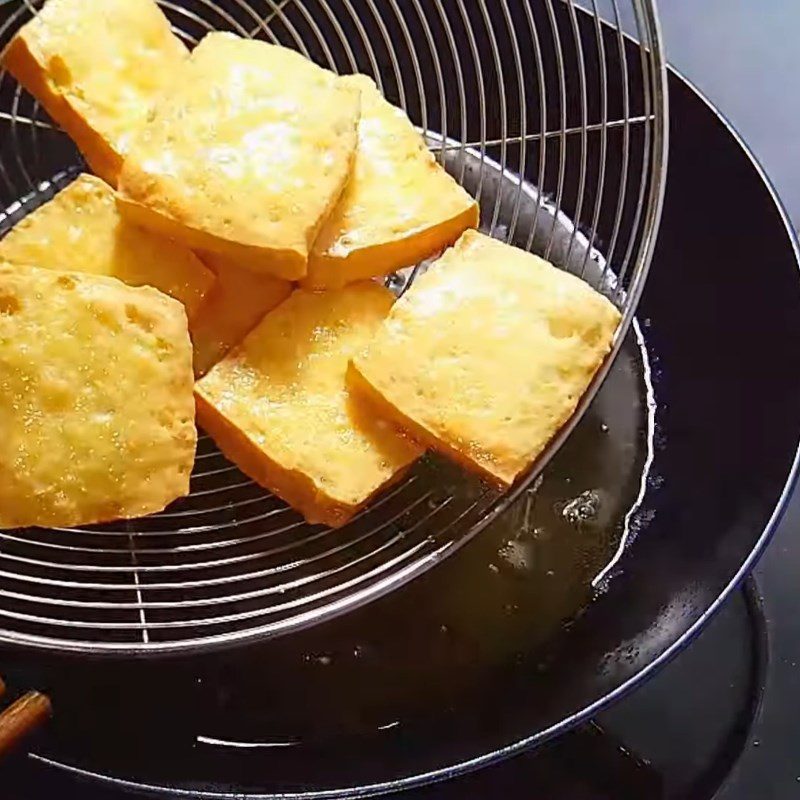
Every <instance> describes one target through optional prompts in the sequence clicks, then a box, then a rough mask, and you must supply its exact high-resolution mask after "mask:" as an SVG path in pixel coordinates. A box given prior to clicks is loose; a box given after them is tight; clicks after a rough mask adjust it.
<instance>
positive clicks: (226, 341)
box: [0, 249, 292, 377]
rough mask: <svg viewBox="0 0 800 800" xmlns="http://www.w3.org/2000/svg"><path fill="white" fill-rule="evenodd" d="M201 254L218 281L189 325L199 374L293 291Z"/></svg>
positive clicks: (281, 283) (234, 264)
mask: <svg viewBox="0 0 800 800" xmlns="http://www.w3.org/2000/svg"><path fill="white" fill-rule="evenodd" d="M0 252H2V250H1V249H0ZM202 256H203V261H204V262H205V263H206V264H207V265H208V266H209V267H211V269H212V270H213V271H214V273H215V274H216V276H217V281H216V284H215V286H214V289H213V290H212V291H211V293H210V295H209V296H208V299H207V300H206V302H205V304H204V306H203V308H202V310H201V311H200V314H198V316H197V318H196V319H194V320H192V323H191V325H190V326H189V329H190V332H191V334H192V344H193V346H194V372H195V375H196V376H197V377H202V376H203V375H205V374H206V373H207V372H208V371H209V370H210V369H211V367H213V366H214V364H216V363H218V362H219V361H221V360H222V359H223V358H224V357H225V355H226V354H227V353H228V351H229V350H230V349H231V348H232V347H234V346H235V345H237V344H239V342H241V341H242V339H244V337H245V336H247V334H248V333H250V331H251V330H253V328H255V326H256V325H258V323H259V322H261V320H262V319H263V318H264V317H265V316H266V314H268V313H269V312H270V311H272V309H273V308H275V307H276V306H278V305H280V304H281V303H282V302H283V301H284V300H286V298H287V297H288V296H289V295H290V294H291V293H292V284H291V283H290V282H289V281H282V280H280V278H273V277H271V276H270V275H264V274H259V273H256V272H252V271H250V270H249V269H245V268H244V267H242V266H241V265H240V264H238V263H237V262H234V261H231V260H230V259H227V258H225V257H224V256H218V255H215V254H213V253H203V254H202Z"/></svg>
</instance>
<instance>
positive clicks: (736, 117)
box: [661, 0, 800, 800]
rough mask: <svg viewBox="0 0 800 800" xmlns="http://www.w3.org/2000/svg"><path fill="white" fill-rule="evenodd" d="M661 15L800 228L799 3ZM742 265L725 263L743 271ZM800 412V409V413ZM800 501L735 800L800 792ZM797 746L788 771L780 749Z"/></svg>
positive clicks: (781, 552)
mask: <svg viewBox="0 0 800 800" xmlns="http://www.w3.org/2000/svg"><path fill="white" fill-rule="evenodd" d="M661 18H662V23H663V28H664V38H665V41H666V44H667V51H668V55H669V58H670V61H671V63H672V64H674V65H675V67H676V68H677V69H678V70H680V71H681V72H682V73H683V74H684V75H685V76H686V77H687V78H689V79H690V80H691V81H693V82H694V83H695V84H696V85H697V86H698V88H700V89H701V90H702V91H703V92H704V93H705V94H706V95H707V96H708V97H709V98H710V99H711V100H712V101H713V102H714V103H715V104H716V105H717V106H718V107H719V108H720V109H721V111H722V112H723V113H724V114H725V115H726V116H727V117H728V119H729V120H730V121H731V122H732V124H733V125H734V127H735V128H736V129H737V130H738V131H739V132H740V134H741V135H742V137H743V138H744V139H745V141H747V142H748V144H749V145H750V147H751V148H752V150H753V152H754V153H755V155H756V157H757V158H758V159H759V161H760V162H761V163H762V165H763V166H764V168H765V169H766V171H767V173H768V175H769V176H770V178H771V180H772V181H773V183H774V184H775V186H776V188H777V190H778V192H779V194H780V195H781V197H782V199H783V202H784V204H785V205H786V207H787V209H788V211H789V214H790V216H791V218H792V220H793V221H794V223H795V225H797V226H798V227H800V91H797V90H796V88H795V83H796V82H797V80H798V78H800V50H798V49H797V47H796V46H795V35H794V33H793V32H795V31H797V30H799V29H800V3H798V2H797V1H796V0H760V2H753V0H663V1H662V3H661ZM736 266H737V265H736V264H727V265H725V268H726V269H735V268H736ZM799 379H800V378H799ZM798 413H800V409H798ZM798 575H800V495H799V494H798V493H795V497H794V499H793V501H792V502H791V504H790V506H789V509H788V511H787V514H786V516H785V518H784V520H783V523H782V524H781V526H780V528H779V530H778V532H777V534H776V536H775V539H774V541H773V542H772V544H771V545H770V547H769V549H768V550H767V552H766V554H765V555H764V557H763V558H762V560H761V563H760V565H759V567H758V570H757V577H758V579H759V582H760V584H761V585H762V586H765V587H766V586H768V587H769V591H768V592H767V593H766V597H765V607H766V613H767V616H768V619H769V621H770V638H771V647H770V649H771V654H770V655H771V659H772V663H773V664H774V665H775V666H776V669H774V670H773V672H772V676H773V677H772V681H773V685H772V686H769V687H768V692H767V694H766V701H765V704H764V708H763V712H762V716H761V720H760V723H759V725H758V727H757V730H756V731H755V733H754V738H753V742H752V747H751V748H750V750H749V752H748V753H747V755H746V757H745V758H744V759H743V762H742V763H741V764H740V765H739V769H738V770H737V772H736V773H735V774H734V776H733V780H732V782H731V785H730V786H729V787H728V791H727V792H724V793H723V798H725V800H734V798H737V799H738V798H746V797H747V798H750V797H753V798H756V797H757V798H759V800H772V799H773V798H774V800H779V798H780V800H783V798H789V797H797V796H798V795H800V715H798V714H797V713H796V712H795V711H792V712H791V713H787V710H788V709H790V708H791V709H796V708H797V704H798V700H800V615H788V614H782V615H780V617H778V616H777V615H775V614H774V609H775V608H776V607H777V606H778V605H779V604H780V605H781V606H782V607H786V606H787V605H788V606H789V607H791V605H792V604H793V603H795V602H796V600H797V597H798V586H800V582H799V581H798V577H797V576H798ZM787 743H790V744H789V747H790V748H792V749H793V750H794V757H791V754H790V753H788V752H787V754H786V757H785V759H782V762H783V763H781V764H780V765H776V764H775V763H774V761H775V759H772V760H769V759H768V755H767V754H768V753H769V752H770V748H771V747H783V748H786V747H787Z"/></svg>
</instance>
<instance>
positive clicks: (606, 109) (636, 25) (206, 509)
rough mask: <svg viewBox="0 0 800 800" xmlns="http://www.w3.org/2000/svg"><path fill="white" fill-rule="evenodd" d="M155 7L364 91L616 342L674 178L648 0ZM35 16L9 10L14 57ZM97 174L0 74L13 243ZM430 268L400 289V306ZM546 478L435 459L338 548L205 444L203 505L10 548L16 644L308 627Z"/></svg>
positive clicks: (12, 538)
mask: <svg viewBox="0 0 800 800" xmlns="http://www.w3.org/2000/svg"><path fill="white" fill-rule="evenodd" d="M159 2H160V4H161V6H162V8H163V9H164V11H165V13H166V14H167V15H168V16H169V18H170V20H171V22H172V24H173V27H174V30H175V32H176V34H177V35H179V36H180V37H181V38H182V40H183V41H185V42H186V43H187V44H188V45H189V46H193V45H194V44H196V43H197V41H199V39H200V38H202V36H204V35H205V34H206V33H207V32H209V31H211V30H218V29H224V30H230V31H233V32H235V33H238V34H239V35H242V36H250V37H254V38H257V39H262V40H264V41H269V42H275V43H279V44H283V45H286V46H288V47H293V48H295V49H297V50H299V51H300V52H302V53H304V54H305V55H307V56H308V57H309V58H312V59H314V60H316V61H318V62H319V63H321V64H322V65H324V66H326V67H329V68H331V69H334V70H336V71H338V72H356V71H360V72H366V73H367V74H370V75H371V76H372V77H374V78H375V80H376V81H377V82H378V84H379V86H380V87H381V89H382V91H383V92H384V93H385V94H386V96H387V97H388V98H389V99H390V100H391V101H393V102H395V103H397V104H398V105H400V106H402V107H403V108H404V109H406V111H407V112H408V114H409V116H410V117H411V118H412V119H413V120H414V122H415V124H417V125H418V127H419V129H420V131H421V132H422V133H423V135H425V137H426V138H427V140H428V143H429V145H430V147H431V149H432V150H433V151H434V152H435V154H436V157H437V158H438V159H439V160H440V161H441V163H442V164H443V165H444V166H445V167H446V168H447V169H448V170H450V171H451V173H452V174H453V175H454V176H455V177H456V178H457V179H458V180H459V181H460V182H461V183H462V184H463V185H464V186H465V187H466V188H467V189H468V190H469V191H470V192H472V193H473V194H474V195H475V196H476V197H477V198H478V199H479V200H480V202H481V206H482V227H483V229H484V230H485V231H487V232H488V233H491V234H492V235H494V236H496V237H498V238H502V239H504V240H506V241H509V242H511V243H513V244H515V245H517V246H520V247H523V248H526V249H529V250H532V251H534V252H537V253H540V254H542V255H544V256H545V257H548V258H550V259H551V260H552V261H553V262H554V263H556V264H557V265H558V266H560V267H562V268H563V269H568V270H570V271H572V272H574V273H575V274H577V275H579V276H581V277H582V278H583V279H584V280H586V281H588V282H590V283H591V284H592V285H593V286H595V287H596V288H597V289H598V290H600V291H603V292H605V293H606V294H607V295H608V296H609V297H610V298H611V299H612V300H613V301H614V302H615V303H616V304H617V305H618V306H619V308H620V309H621V310H622V311H623V321H622V323H621V325H620V329H619V331H618V335H617V346H618V345H619V344H621V342H622V337H623V336H624V334H625V332H626V330H627V327H628V325H629V324H630V322H631V320H632V318H633V314H634V312H635V308H636V304H637V302H638V298H639V295H640V293H641V290H642V288H643V285H644V280H645V277H646V273H647V269H648V266H649V263H650V258H651V255H652V250H653V245H654V242H655V236H656V233H657V230H658V223H659V219H660V212H661V201H662V197H663V191H664V181H665V172H666V161H667V124H668V108H667V93H666V73H665V63H664V54H663V48H662V43H661V39H660V33H659V27H658V19H657V14H656V9H655V4H654V2H653V0H585V2H582V3H581V2H579V1H578V0H500V1H499V2H489V0H474V1H473V0H439V1H438V2H436V3H426V2H424V0H409V2H404V1H401V0H386V1H385V2H383V1H382V0H338V2H332V0H279V1H278V0H159ZM41 6H42V0H9V2H6V3H5V4H3V5H0V47H1V46H3V45H4V44H5V43H7V42H8V41H9V39H10V38H11V36H13V34H14V33H15V32H16V31H17V30H18V29H19V27H20V26H21V25H22V24H24V23H25V22H26V21H28V20H29V19H30V18H31V16H32V15H33V14H35V13H37V11H38V10H39V9H40V8H41ZM631 21H632V23H633V24H632V27H631V29H630V30H627V31H626V30H625V28H624V25H625V24H628V23H629V22H631ZM83 168H84V166H83V162H82V160H81V158H80V156H79V154H78V153H77V151H76V150H75V148H74V146H73V145H72V144H71V142H70V141H69V139H68V138H67V137H66V136H65V135H64V134H63V133H62V132H61V131H60V130H59V128H58V126H56V125H54V124H53V123H52V122H51V121H50V120H49V119H48V117H47V115H46V113H45V112H44V111H43V110H42V108H41V107H40V105H39V103H38V102H37V101H36V100H35V99H33V98H32V97H30V96H29V95H28V94H27V93H26V92H24V91H23V90H22V89H21V87H20V86H18V85H17V84H16V82H15V81H14V80H13V78H12V77H11V76H10V75H8V74H7V73H5V72H3V71H0V208H2V209H5V210H3V211H0V235H2V233H4V232H5V231H7V230H8V229H10V227H12V226H13V224H15V223H16V222H17V221H19V220H20V219H21V218H22V217H24V216H25V214H27V213H29V212H30V211H31V210H33V209H34V208H36V207H38V206H39V205H40V204H41V203H43V202H45V201H46V200H47V199H49V198H50V197H52V196H53V194H54V193H55V192H57V191H58V190H59V189H61V188H63V187H64V186H66V185H67V184H68V183H69V181H70V180H72V179H73V178H74V177H75V176H76V175H77V174H78V173H79V172H80V170H81V169H83ZM425 268H426V265H424V264H423V265H420V266H418V267H416V268H414V269H413V270H407V271H404V273H403V274H401V275H397V276H393V277H392V279H391V280H390V285H391V286H392V287H393V288H394V289H395V290H397V291H398V292H402V291H404V290H405V288H407V286H408V285H409V284H410V283H411V282H413V280H414V278H415V276H416V275H417V274H419V272H420V271H421V270H424V269H425ZM609 363H610V362H609ZM602 377H603V376H602V375H600V376H598V378H597V380H596V381H595V384H594V385H593V387H592V390H590V392H589V393H588V394H587V396H586V397H585V398H584V400H583V402H582V406H581V408H580V409H579V413H578V415H576V419H577V418H578V417H579V416H580V413H582V411H583V410H584V409H585V407H586V405H587V404H588V403H589V402H590V400H591V397H592V396H593V393H594V390H595V389H596V387H597V385H599V383H600V381H601V380H602ZM570 429H571V426H567V428H566V429H565V430H564V431H562V433H561V434H560V435H559V436H558V437H557V438H556V440H555V441H554V442H553V443H552V444H551V446H550V447H549V449H548V452H547V453H546V454H545V456H544V458H543V459H542V460H541V461H540V463H539V464H538V466H537V470H536V472H538V471H539V470H540V469H541V467H542V466H543V465H544V464H546V462H547V460H548V459H549V457H550V456H551V455H552V454H553V453H554V452H555V451H556V450H557V449H558V447H559V446H560V444H561V442H563V440H564V438H566V436H567V435H568V433H569V430H570ZM536 472H532V473H531V474H530V475H529V476H527V478H526V479H525V480H523V481H521V482H520V484H519V485H518V486H517V487H516V488H515V489H514V490H513V491H511V492H508V493H505V494H497V493H494V492H492V491H489V490H488V489H486V488H485V487H484V486H482V485H481V484H480V483H479V482H477V481H474V480H471V479H470V478H468V477H465V476H463V475H461V474H460V473H459V471H458V470H456V469H454V468H452V467H449V466H448V465H446V464H444V463H442V462H439V461H437V460H436V459H435V458H430V459H427V460H425V461H424V462H423V463H421V464H420V465H419V467H418V468H417V469H416V470H415V471H413V472H412V474H411V475H410V476H409V477H408V478H407V479H406V480H405V481H404V482H402V483H400V484H398V485H396V486H395V487H394V488H392V489H391V490H389V491H388V492H386V493H385V494H384V495H383V496H382V497H380V498H379V499H378V500H377V501H376V502H375V503H373V504H372V505H371V506H370V507H369V508H367V509H366V510H365V511H363V512H362V513H361V514H359V515H358V517H357V518H356V519H355V520H353V522H352V523H351V524H349V525H348V526H347V527H345V528H344V529H342V530H339V531H335V532H332V531H329V530H326V529H324V528H321V527H319V526H309V525H307V524H306V523H304V522H303V520H302V519H301V518H300V517H299V516H298V515H297V514H295V512H293V511H292V510H291V509H289V508H287V507H286V506H285V505H284V504H283V503H282V502H280V501H279V500H278V499H277V498H275V497H273V496H271V495H270V494H268V493H267V492H265V491H264V490H262V489H260V488H259V487H257V486H255V485H254V484H253V483H252V482H251V481H250V480H248V479H247V478H246V477H245V476H244V475H242V473H241V472H239V471H238V470H237V469H236V467H235V466H234V465H232V464H230V463H228V462H227V461H226V460H225V458H224V457H223V456H222V455H221V454H220V453H219V451H218V450H217V449H216V447H215V445H214V443H213V442H212V441H211V439H210V438H209V437H207V436H205V435H201V437H200V442H199V448H198V456H197V461H196V465H195V470H194V473H193V476H192V492H191V495H190V496H189V497H187V498H185V499H184V500H181V501H179V502H178V503H176V504H175V505H173V506H172V507H171V508H169V509H167V510H166V511H164V512H163V513H161V514H156V515H154V516H152V517H148V518H146V519H142V520H137V521H135V522H126V523H117V524H111V525H104V526H96V527H90V528H76V529H69V530H67V529H60V530H52V529H49V530H45V529H33V530H25V531H1V532H0V640H6V641H10V642H14V643H16V644H22V645H28V646H32V647H41V648H53V649H60V650H72V651H80V652H92V653H122V654H143V653H159V652H177V651H184V650H196V649H201V648H208V647H212V646H220V645H225V644H230V643H233V642H237V641H244V640H247V639H252V638H256V637H264V636H270V635H276V634H279V633H286V632H290V631H293V630H297V629H299V628H301V627H303V626H306V625H310V624H314V623H316V622H319V621H321V620H323V619H327V618H329V617H331V616H332V615H335V614H340V613H343V612H346V611H347V610H350V609H353V608H355V607H357V606H359V605H361V604H362V603H364V602H367V601H369V600H371V599H374V598H376V597H378V596H380V595H382V594H384V593H386V592H388V591H391V590H393V589H395V588H396V587H399V586H401V585H402V584H403V583H405V582H406V581H408V580H410V579H411V578H413V577H414V576H416V575H419V574H421V573H422V572H424V571H425V570H427V569H428V568H429V567H430V566H432V565H433V564H435V563H437V561H439V560H441V559H442V558H444V557H445V556H447V555H449V554H450V553H452V552H454V551H456V550H457V549H458V548H459V547H461V546H462V545H463V544H465V543H466V542H467V541H469V539H470V538H471V537H473V536H474V535H475V534H476V533H478V532H479V531H480V530H482V529H483V528H484V527H486V526H487V525H489V524H491V523H492V521H494V520H495V519H496V518H497V517H498V516H499V515H500V514H502V513H503V512H504V511H505V510H506V509H507V508H508V506H509V505H510V504H511V503H512V502H513V501H514V499H515V498H516V497H517V496H518V495H519V494H520V493H521V492H522V491H524V490H525V489H526V488H527V487H528V486H530V484H531V482H532V481H533V480H534V478H535V476H536Z"/></svg>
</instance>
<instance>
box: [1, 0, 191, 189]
mask: <svg viewBox="0 0 800 800" xmlns="http://www.w3.org/2000/svg"><path fill="white" fill-rule="evenodd" d="M187 56H188V51H187V49H186V47H184V45H183V43H182V42H181V41H180V40H179V39H178V38H176V37H175V36H174V35H173V34H172V31H171V30H170V25H169V21H168V20H167V18H166V17H165V16H164V15H163V14H162V13H161V11H160V9H159V7H158V5H157V4H156V3H155V0H47V3H45V5H44V7H43V8H42V9H41V10H40V11H39V12H38V13H37V15H36V16H35V17H34V18H33V19H32V20H31V21H30V22H29V23H27V24H26V25H25V26H24V27H23V28H21V29H20V31H19V32H18V33H17V34H16V35H15V36H14V38H13V39H12V40H11V42H10V43H9V44H8V47H7V48H6V49H5V51H4V53H3V55H2V62H3V64H4V65H5V67H6V68H7V69H8V71H9V72H10V73H11V74H12V75H14V77H15V78H17V80H18V81H19V82H20V83H21V84H22V85H23V86H24V87H25V88H26V89H27V90H28V91H29V92H30V93H31V94H33V95H34V96H35V97H36V98H37V99H38V100H39V102H40V103H41V104H42V105H43V106H44V108H45V110H46V111H47V113H48V114H49V115H50V116H51V117H52V118H53V119H54V120H55V121H56V122H58V124H59V125H61V127H62V128H64V130H65V131H66V132H67V133H68V134H69V135H70V136H71V137H72V139H73V140H74V141H75V143H76V145H77V146H78V148H79V149H80V151H81V152H82V153H83V155H84V157H85V158H86V160H87V162H88V163H89V165H90V166H91V168H92V170H93V171H94V172H95V173H96V174H97V175H99V176H100V177H101V178H103V179H104V180H105V181H107V182H108V183H110V184H111V185H112V186H113V185H115V184H116V181H117V176H118V174H119V171H120V168H121V166H122V160H123V159H124V157H125V154H126V153H127V150H128V146H129V144H130V141H131V138H132V137H133V135H134V134H135V133H136V132H137V131H138V129H139V128H140V127H141V126H142V125H143V124H144V122H145V121H146V119H147V115H148V114H149V112H150V110H151V108H152V105H153V101H154V100H155V98H156V97H157V96H158V95H160V94H161V93H162V92H163V91H164V90H165V89H167V88H168V87H170V86H171V85H172V80H173V77H174V76H175V75H176V74H177V73H178V71H179V69H180V67H181V65H182V63H183V62H184V61H185V60H186V58H187Z"/></svg>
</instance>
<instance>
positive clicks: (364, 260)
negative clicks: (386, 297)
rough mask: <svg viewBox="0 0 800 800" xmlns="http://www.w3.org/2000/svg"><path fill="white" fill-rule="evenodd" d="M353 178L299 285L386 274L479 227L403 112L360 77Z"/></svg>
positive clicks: (473, 210) (473, 206)
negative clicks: (358, 116) (305, 275)
mask: <svg viewBox="0 0 800 800" xmlns="http://www.w3.org/2000/svg"><path fill="white" fill-rule="evenodd" d="M340 81H341V82H342V83H344V84H346V85H349V86H353V87H354V88H356V89H358V90H359V91H360V92H361V122H360V123H359V129H358V150H357V152H356V160H355V165H354V167H353V175H352V176H351V178H350V181H349V182H348V184H347V187H346V188H345V191H344V194H343V195H342V199H341V200H340V201H339V204H338V205H337V206H336V208H335V209H334V211H333V213H332V214H331V216H330V217H329V218H328V221H327V222H326V223H325V225H324V227H323V229H322V231H321V232H320V235H319V237H318V238H317V241H316V242H315V244H314V248H313V250H312V252H311V257H310V259H309V264H308V276H307V278H306V279H305V281H304V285H306V286H309V287H314V288H335V287H340V286H344V285H345V284H347V283H350V282H351V281H356V280H363V279H366V278H372V277H375V276H378V275H388V274H389V273H391V272H394V271H396V270H398V269H401V268H403V267H408V266H411V265H413V264H417V263H419V262H420V261H423V260H424V259H426V258H428V257H429V256H432V255H434V254H436V253H438V252H439V251H441V250H442V249H443V248H445V247H447V246H449V245H451V244H453V242H455V241H456V239H458V237H459V236H461V234H462V233H463V232H464V231H465V230H466V229H467V228H474V227H476V226H477V225H478V217H479V210H478V204H477V203H476V202H475V200H474V198H472V197H471V196H470V195H469V194H468V193H467V192H466V191H465V190H464V189H463V188H462V187H461V186H459V184H458V183H457V182H456V181H455V180H453V178H451V177H450V175H448V174H447V172H446V171H445V170H444V168H443V167H442V166H441V165H440V164H439V163H438V162H437V161H436V159H435V158H434V156H433V154H432V153H431V152H430V150H429V149H428V147H427V145H426V143H425V140H424V139H423V138H422V136H421V135H420V134H419V132H418V131H417V130H416V129H415V128H414V126H413V125H412V124H411V120H409V118H408V117H407V116H406V114H405V112H404V111H402V110H401V109H399V108H396V107H395V106H393V105H392V104H391V103H389V102H388V101H387V100H385V99H384V97H383V96H382V95H381V93H380V91H379V90H378V87H377V86H376V85H375V83H374V81H372V80H371V79H370V78H368V77H366V76H365V75H350V76H346V77H343V78H340Z"/></svg>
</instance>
